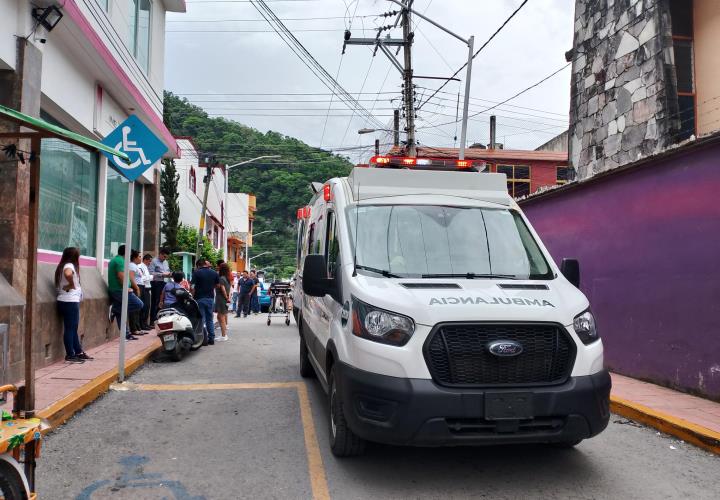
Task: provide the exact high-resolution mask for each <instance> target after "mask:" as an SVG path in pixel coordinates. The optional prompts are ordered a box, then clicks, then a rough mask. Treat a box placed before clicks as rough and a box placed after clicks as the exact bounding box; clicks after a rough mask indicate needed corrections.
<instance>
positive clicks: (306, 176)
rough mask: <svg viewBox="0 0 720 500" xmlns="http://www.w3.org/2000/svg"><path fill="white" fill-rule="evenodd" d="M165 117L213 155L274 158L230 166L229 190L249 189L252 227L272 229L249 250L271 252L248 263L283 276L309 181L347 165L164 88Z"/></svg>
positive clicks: (230, 159)
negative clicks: (212, 114)
mask: <svg viewBox="0 0 720 500" xmlns="http://www.w3.org/2000/svg"><path fill="white" fill-rule="evenodd" d="M165 123H166V125H167V126H168V128H169V129H170V131H171V132H172V133H173V134H174V135H181V136H191V137H193V138H194V141H195V144H197V146H198V148H199V149H200V150H201V152H202V153H204V154H205V153H211V154H215V155H216V157H217V159H218V161H220V162H221V163H226V164H228V165H232V164H234V163H239V162H241V161H244V160H249V159H251V158H256V157H258V156H264V155H281V158H279V159H270V160H259V161H257V162H254V163H249V164H247V165H242V166H239V167H236V168H234V169H232V170H230V179H229V185H230V192H241V193H254V194H255V195H256V196H257V208H258V211H257V218H256V220H255V228H254V232H255V233H259V232H261V231H264V230H267V229H273V230H275V231H276V233H274V234H265V235H262V236H259V237H258V238H257V239H256V241H255V242H254V246H253V247H252V249H251V252H250V256H251V257H252V256H253V255H259V254H260V253H261V252H264V251H270V252H272V254H270V255H265V256H262V257H259V258H258V259H257V260H254V261H253V267H258V268H267V267H271V266H272V267H274V268H275V271H277V272H278V273H279V274H280V275H282V276H283V277H287V276H288V275H289V274H290V273H291V272H292V270H293V269H294V267H295V258H294V256H295V214H296V211H297V208H298V207H301V206H303V205H305V204H306V203H307V202H308V200H309V199H310V196H311V191H310V188H309V186H310V183H311V182H313V181H318V182H324V181H326V180H327V179H329V178H331V177H337V176H345V175H347V174H348V173H349V172H350V169H351V168H352V165H351V164H350V163H349V162H348V161H347V160H346V159H344V158H341V157H339V156H336V155H334V154H332V153H331V152H328V151H323V150H319V149H317V148H312V147H310V146H308V145H307V144H305V143H303V142H302V141H299V140H297V139H295V138H293V137H287V136H284V135H282V134H279V133H277V132H272V131H271V132H267V133H262V132H259V131H258V130H255V129H253V128H250V127H246V126H245V125H242V124H240V123H237V122H235V121H231V120H228V119H225V118H213V117H210V116H208V114H207V113H206V112H205V111H203V109H202V108H200V107H198V106H195V105H193V104H190V103H189V102H188V101H187V100H186V99H181V98H179V97H178V96H175V95H173V94H172V93H170V92H166V93H165Z"/></svg>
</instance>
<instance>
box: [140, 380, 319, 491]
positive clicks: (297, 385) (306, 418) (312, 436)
mask: <svg viewBox="0 0 720 500" xmlns="http://www.w3.org/2000/svg"><path fill="white" fill-rule="evenodd" d="M129 388H130V387H129ZM248 389H250V390H251V389H295V390H296V391H297V395H298V400H299V401H300V420H301V422H302V426H303V434H304V438H305V453H306V455H307V461H308V472H309V473H310V487H311V488H312V494H313V498H314V499H315V500H330V490H329V489H328V485H327V477H326V475H325V467H324V466H323V461H322V455H321V454H320V445H319V444H318V440H317V433H316V432H315V422H314V420H313V417H312V408H311V406H310V397H309V396H308V391H307V386H306V385H305V384H304V383H302V382H257V383H237V384H137V385H133V386H132V389H131V390H137V391H228V390H248Z"/></svg>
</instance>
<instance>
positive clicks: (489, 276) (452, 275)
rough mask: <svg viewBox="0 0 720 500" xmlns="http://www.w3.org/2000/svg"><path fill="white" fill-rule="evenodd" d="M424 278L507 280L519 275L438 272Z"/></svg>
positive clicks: (514, 278)
mask: <svg viewBox="0 0 720 500" xmlns="http://www.w3.org/2000/svg"><path fill="white" fill-rule="evenodd" d="M422 277H423V278H465V279H469V280H472V279H475V278H486V279H492V278H501V279H506V280H516V279H518V277H517V276H515V275H514V274H482V273H438V274H423V275H422Z"/></svg>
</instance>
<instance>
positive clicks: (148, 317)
mask: <svg viewBox="0 0 720 500" xmlns="http://www.w3.org/2000/svg"><path fill="white" fill-rule="evenodd" d="M169 255H170V252H169V251H168V250H167V249H166V248H161V249H160V251H159V253H158V256H157V257H153V256H152V255H151V254H145V255H141V253H140V252H139V251H137V250H131V252H130V262H129V263H128V276H127V277H125V275H124V274H125V245H120V247H119V248H118V250H117V255H115V257H113V258H112V259H111V260H110V263H109V264H108V291H109V294H110V299H111V302H112V305H111V306H110V317H109V319H110V321H111V322H112V321H113V320H115V321H117V325H118V328H120V318H121V310H122V295H123V286H127V287H128V301H127V318H128V321H127V326H126V332H125V338H126V339H127V340H137V337H138V336H139V335H147V334H148V333H150V331H151V330H152V329H153V326H152V325H153V324H154V323H155V320H156V319H157V314H158V311H159V310H160V309H162V308H163V307H167V306H170V305H172V304H173V303H174V302H175V301H176V298H175V295H174V294H173V293H171V292H172V290H173V289H175V288H181V287H182V288H185V289H186V290H188V291H190V292H191V293H192V294H193V297H194V298H195V300H196V302H197V303H198V307H199V309H200V312H201V314H202V320H203V323H204V324H205V327H206V329H207V332H208V338H207V344H208V345H213V344H215V340H219V341H224V340H228V336H227V324H228V323H227V319H228V315H229V313H230V312H235V313H236V314H235V317H241V316H242V317H246V316H247V315H248V314H250V313H251V312H255V313H259V312H260V302H259V298H258V287H259V286H260V280H259V279H258V276H257V273H256V272H255V271H251V272H249V273H248V272H247V271H243V272H242V274H241V275H239V274H237V273H235V272H233V271H232V270H231V269H230V266H229V265H228V264H227V263H225V262H224V261H220V262H218V264H217V268H216V269H213V268H212V264H211V263H210V262H209V261H207V260H205V259H199V260H198V261H197V262H196V268H195V270H194V271H193V273H192V277H191V280H190V281H188V280H187V279H186V276H185V274H184V273H183V272H181V271H175V272H172V271H171V270H170V264H169V262H168V256H169ZM79 261H80V250H79V249H78V248H76V247H68V248H66V249H65V250H64V251H63V254H62V257H61V258H60V262H59V264H58V265H57V268H56V270H55V288H56V294H57V295H56V297H57V307H58V312H59V313H60V315H61V316H62V318H63V343H64V345H65V360H66V361H68V362H72V363H84V362H85V361H88V360H91V359H93V358H92V357H90V356H89V355H88V354H87V353H85V351H84V350H83V348H82V345H81V343H80V336H79V334H78V329H79V325H80V303H81V301H82V298H83V294H82V287H81V284H80V262H79ZM214 313H216V314H217V320H218V324H219V326H220V332H221V335H220V337H218V338H217V339H216V338H215V327H214V316H213V314H214Z"/></svg>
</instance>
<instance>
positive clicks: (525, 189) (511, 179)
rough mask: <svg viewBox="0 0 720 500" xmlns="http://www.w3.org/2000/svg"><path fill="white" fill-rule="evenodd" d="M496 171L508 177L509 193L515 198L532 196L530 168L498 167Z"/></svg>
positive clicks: (522, 166)
mask: <svg viewBox="0 0 720 500" xmlns="http://www.w3.org/2000/svg"><path fill="white" fill-rule="evenodd" d="M496 171H497V172H498V173H500V174H505V175H506V176H507V187H508V193H510V196H512V197H513V198H520V197H521V196H527V195H529V194H530V166H528V165H498V166H497V169H496Z"/></svg>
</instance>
